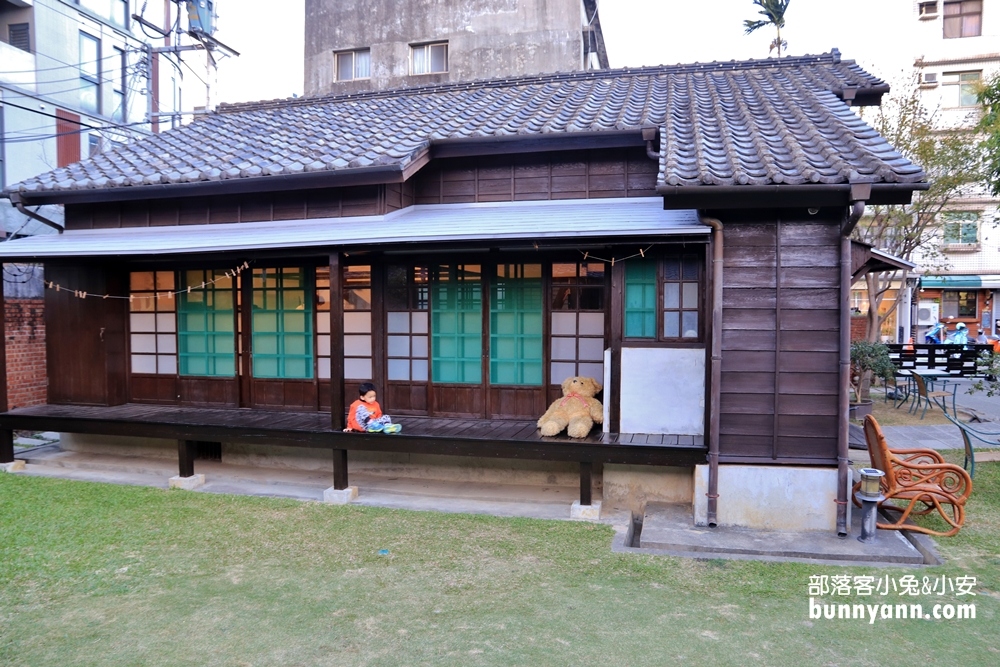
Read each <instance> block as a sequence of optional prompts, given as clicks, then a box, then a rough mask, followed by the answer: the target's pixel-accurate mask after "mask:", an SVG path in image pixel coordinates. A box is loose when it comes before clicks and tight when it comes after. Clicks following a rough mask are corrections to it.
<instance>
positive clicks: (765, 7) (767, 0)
mask: <svg viewBox="0 0 1000 667" xmlns="http://www.w3.org/2000/svg"><path fill="white" fill-rule="evenodd" d="M791 1H792V0H753V4H755V5H757V6H758V7H760V11H759V12H757V13H758V14H760V15H761V16H763V17H764V19H763V20H761V19H757V20H756V21H753V20H750V19H747V20H746V21H744V22H743V27H744V28H745V30H744V33H743V34H745V35H749V34H750V33H752V32H755V31H757V30H759V29H760V28H763V27H764V26H768V25H773V26H774V29H775V31H777V36H776V37H775V38H774V40H773V41H772V42H771V48H770V49H768V51H767V53H768V55H770V53H771V51H774V50H775V49H778V57H779V58H780V57H781V49H782V47H787V46H788V42H786V41H784V40H783V39H781V29H782V28H784V27H785V10H787V9H788V3H789V2H791Z"/></svg>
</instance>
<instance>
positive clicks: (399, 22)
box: [305, 0, 608, 96]
mask: <svg viewBox="0 0 1000 667" xmlns="http://www.w3.org/2000/svg"><path fill="white" fill-rule="evenodd" d="M305 8H306V17H307V20H306V24H305V94H306V95H307V96H313V95H324V94H328V93H353V92H361V91H367V90H384V89H388V88H398V87H409V86H418V85H426V84H434V83H447V82H452V81H470V80H473V79H485V78H492V77H503V76H515V75H522V74H538V73H542V72H560V71H562V72H571V71H580V70H585V69H597V68H607V67H608V61H607V54H606V53H605V49H604V37H603V35H602V34H601V29H600V18H599V16H598V12H597V1H596V0H457V1H455V0H306V3H305Z"/></svg>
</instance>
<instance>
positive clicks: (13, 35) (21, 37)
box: [7, 23, 31, 53]
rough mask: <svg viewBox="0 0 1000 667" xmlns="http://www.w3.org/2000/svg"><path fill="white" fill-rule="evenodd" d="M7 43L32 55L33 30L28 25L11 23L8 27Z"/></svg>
mask: <svg viewBox="0 0 1000 667" xmlns="http://www.w3.org/2000/svg"><path fill="white" fill-rule="evenodd" d="M7 41H8V42H9V43H10V45H11V46H13V47H15V48H18V49H21V50H22V51H27V52H28V53H31V29H30V27H29V25H28V24H27V23H11V24H10V25H8V26H7Z"/></svg>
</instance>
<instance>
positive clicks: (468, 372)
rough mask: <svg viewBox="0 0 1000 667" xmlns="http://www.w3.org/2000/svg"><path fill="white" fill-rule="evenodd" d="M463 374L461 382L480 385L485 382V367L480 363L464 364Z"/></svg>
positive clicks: (469, 362)
mask: <svg viewBox="0 0 1000 667" xmlns="http://www.w3.org/2000/svg"><path fill="white" fill-rule="evenodd" d="M462 366H463V374H462V379H461V380H460V381H461V382H464V383H468V384H479V383H480V382H482V381H483V367H482V366H481V365H480V364H479V362H478V361H466V362H464V363H463V364H462Z"/></svg>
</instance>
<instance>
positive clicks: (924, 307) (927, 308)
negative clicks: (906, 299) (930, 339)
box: [917, 301, 941, 327]
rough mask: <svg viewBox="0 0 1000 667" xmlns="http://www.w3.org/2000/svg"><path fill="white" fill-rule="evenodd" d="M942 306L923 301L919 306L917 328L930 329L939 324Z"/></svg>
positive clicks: (934, 302) (933, 302)
mask: <svg viewBox="0 0 1000 667" xmlns="http://www.w3.org/2000/svg"><path fill="white" fill-rule="evenodd" d="M940 307H941V304H939V303H938V302H937V301H921V302H920V304H919V305H918V306H917V326H920V327H929V326H931V325H934V324H937V322H938V319H940V318H939V310H938V309H939V308H940Z"/></svg>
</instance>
